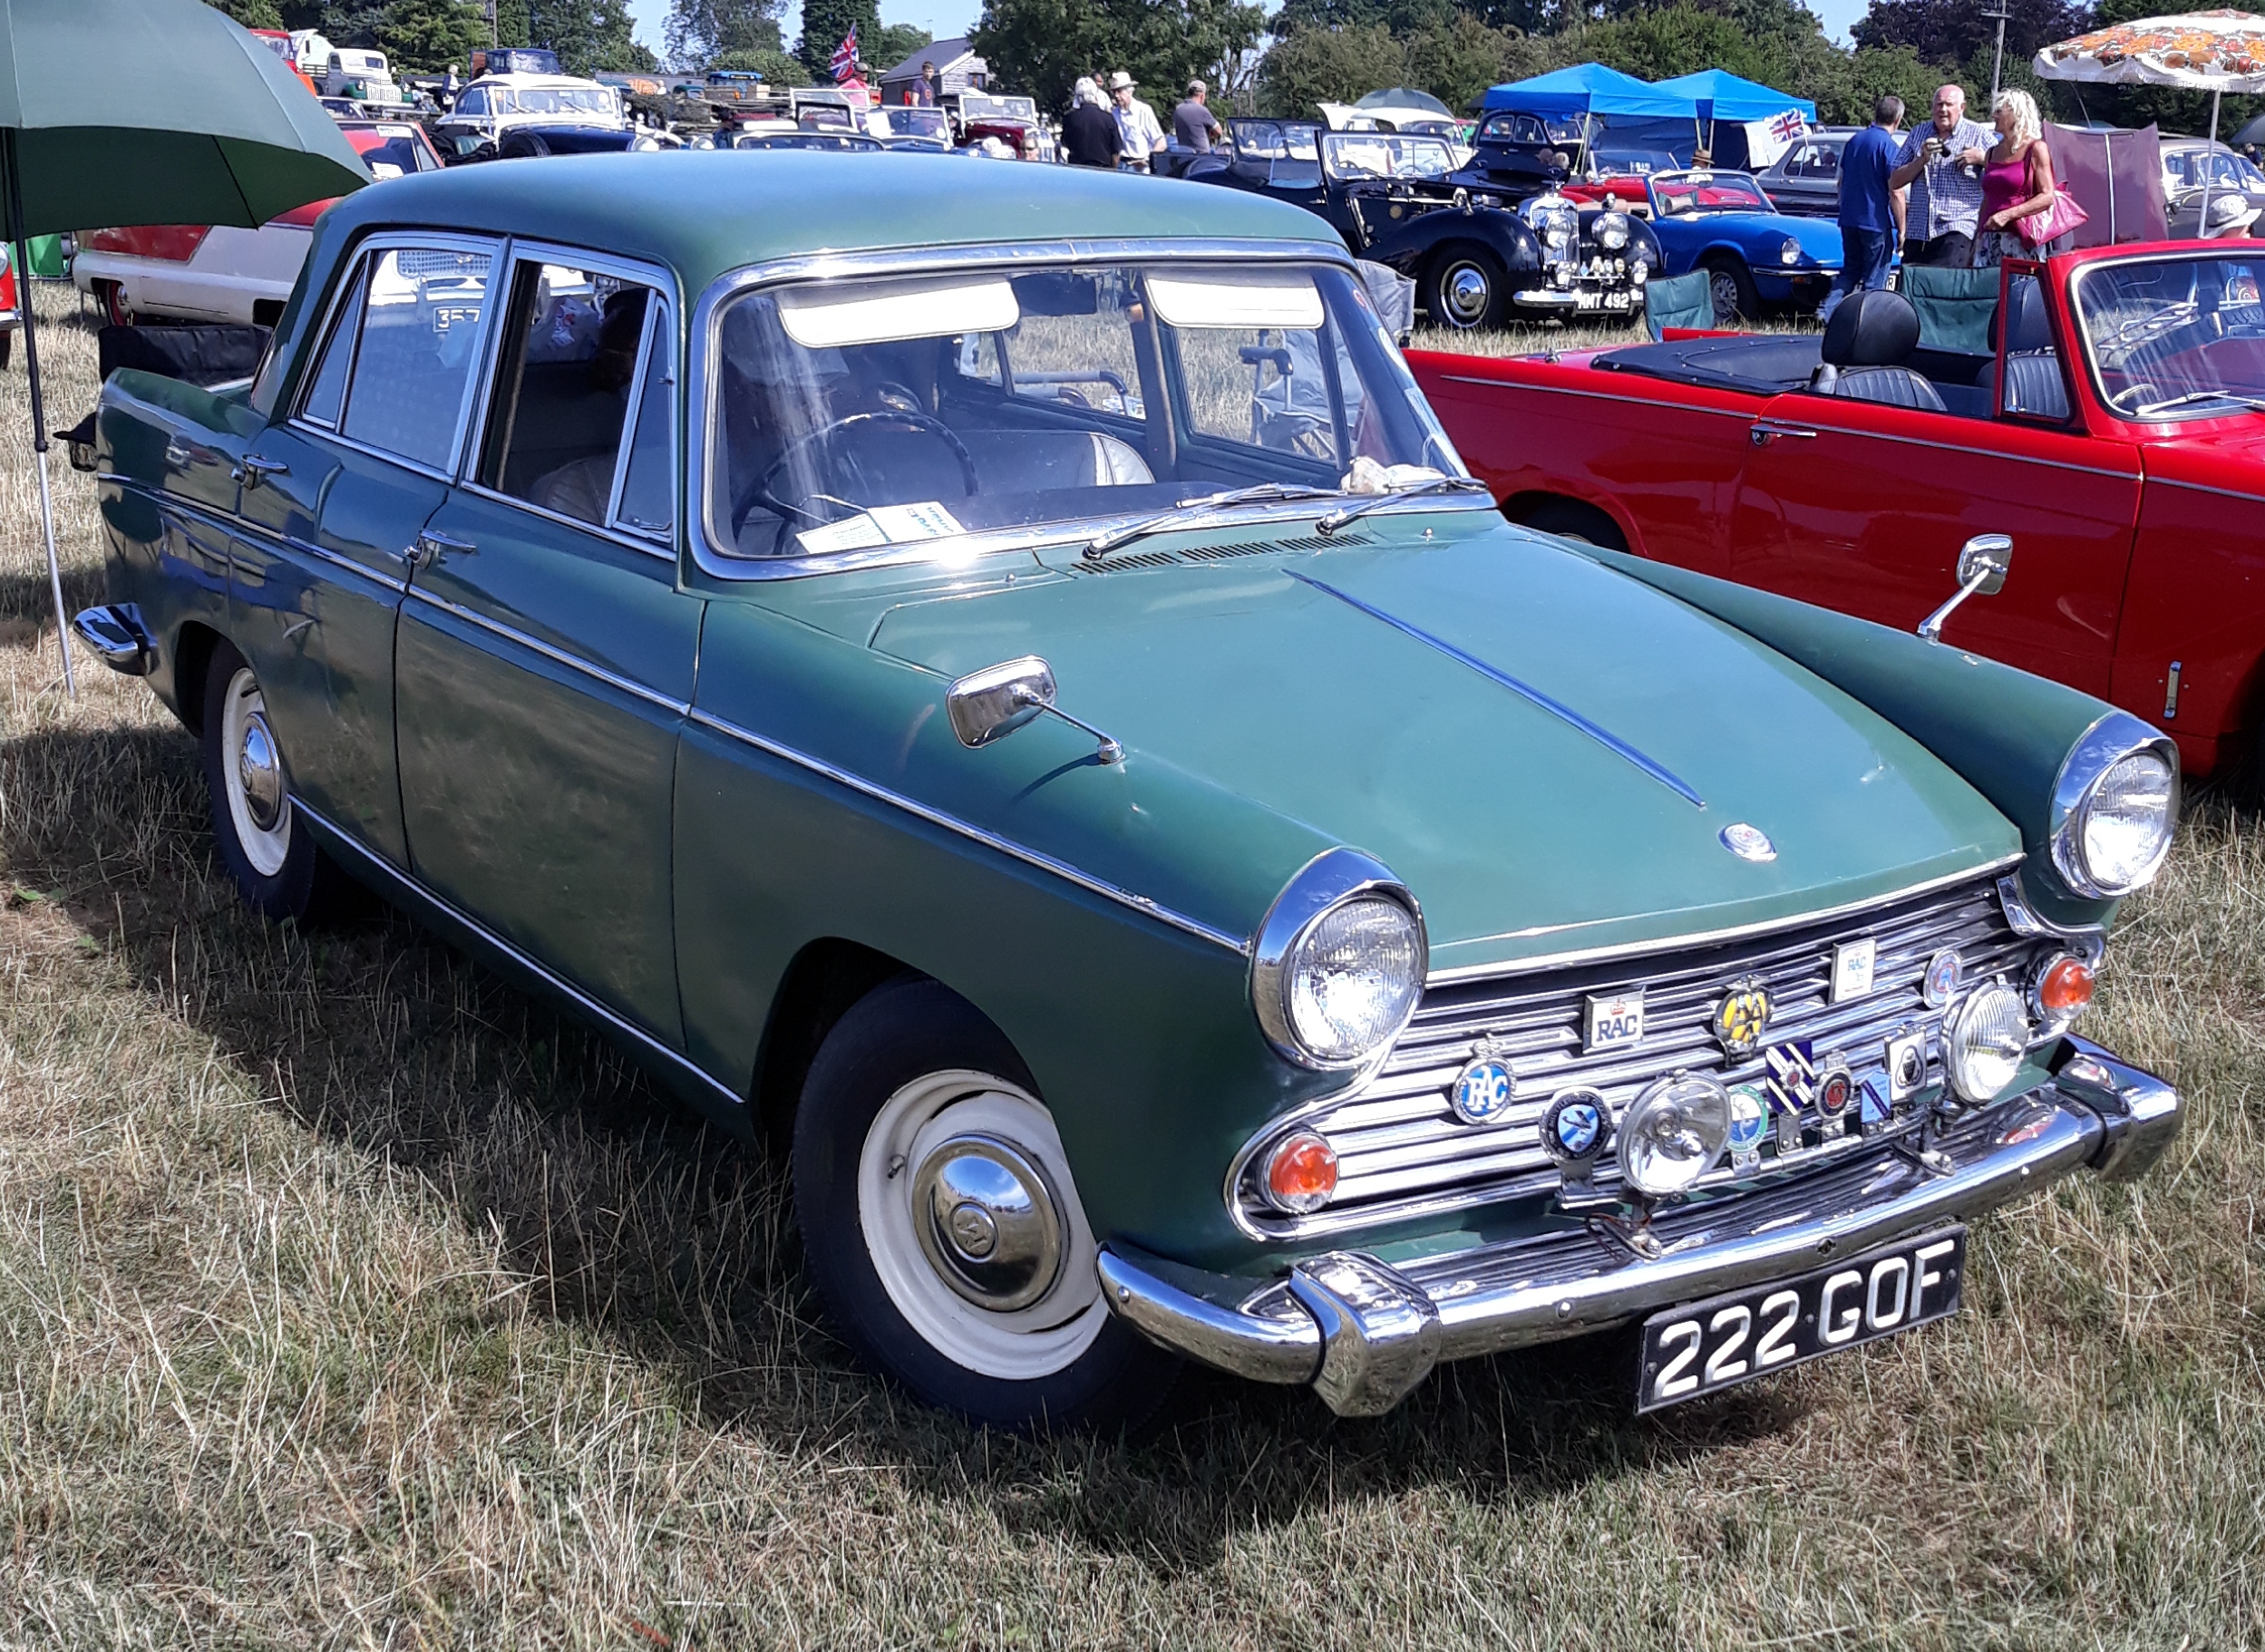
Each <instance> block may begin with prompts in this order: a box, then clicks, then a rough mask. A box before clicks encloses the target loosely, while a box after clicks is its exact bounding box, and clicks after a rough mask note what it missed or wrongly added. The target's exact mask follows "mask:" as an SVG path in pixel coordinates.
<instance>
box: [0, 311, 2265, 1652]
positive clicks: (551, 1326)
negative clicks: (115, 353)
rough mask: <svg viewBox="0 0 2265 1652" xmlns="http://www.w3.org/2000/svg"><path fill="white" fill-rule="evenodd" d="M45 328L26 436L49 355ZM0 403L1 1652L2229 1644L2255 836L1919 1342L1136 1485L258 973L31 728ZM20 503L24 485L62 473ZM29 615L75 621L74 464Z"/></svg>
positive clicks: (2213, 830)
mask: <svg viewBox="0 0 2265 1652" xmlns="http://www.w3.org/2000/svg"><path fill="white" fill-rule="evenodd" d="M41 299H42V303H43V308H44V313H46V314H48V315H49V316H50V318H51V323H52V324H53V325H52V326H51V330H50V331H49V332H48V334H47V341H48V349H47V351H46V352H45V354H46V355H47V356H48V359H49V361H50V362H51V364H53V374H52V378H51V384H53V392H52V403H51V405H52V407H53V415H54V417H55V419H56V421H57V422H58V423H70V422H72V421H73V420H74V419H76V418H77V417H78V415H79V414H80V413H83V412H84V411H85V410H86V409H87V407H88V406H89V405H91V403H92V397H93V394H94V384H93V378H92V361H93V349H92V333H91V332H90V331H87V330H84V329H83V328H81V327H80V326H79V325H78V324H77V323H76V322H75V320H67V319H65V317H67V316H71V315H72V309H71V306H70V303H69V300H68V298H67V297H66V296H58V295H56V294H53V292H43V293H42V294H41ZM22 362H23V356H22V352H21V349H20V347H19V350H18V352H17V356H16V364H15V367H14V368H13V369H11V370H10V371H9V372H8V373H7V374H5V375H4V376H0V403H5V406H4V408H0V1645H5V1646H11V1647H15V1646H24V1647H32V1646H37V1647H71V1648H74V1649H79V1648H93V1647H318V1646H319V1647H332V1646H337V1647H365V1646H366V1647H403V1648H406V1647H482V1648H486V1647H619V1648H631V1649H634V1648H637V1647H856V1648H863V1647H982V1648H994V1647H1070V1646H1081V1647H1083V1646H1090V1647H1171V1648H1181V1647H1265V1648H1272V1647H1280V1648H1284V1649H1286V1652H1288V1649H1291V1648H1298V1649H1303V1648H1308V1647H1419V1646H1420V1647H1466V1646H1468V1647H1531V1648H1537V1649H1539V1648H1550V1649H1551V1652H1557V1649H1568V1652H1570V1649H1574V1648H1638V1647H1640V1648H1654V1647H1663V1648H1664V1647H1676V1648H1683V1647H1803V1648H1809V1647H1821V1648H1831V1649H1839V1648H1854V1647H1899V1648H1938V1647H1939V1648H1958V1649H1960V1652H1964V1649H1968V1648H2007V1649H2010V1648H2038V1649H2044V1648H2053V1649H2058V1648H2111V1647H2114V1648H2133V1649H2134V1652H2175V1649H2177V1648H2195V1649H2201V1648H2224V1647H2242V1646H2258V1645H2265V1572H2261V1570H2260V1540H2265V1365H2261V1363H2260V1309H2265V1249H2260V1235H2265V1219H2261V1218H2260V1205H2259V1189H2260V1184H2265V1096H2261V1094H2260V1081H2259V1073H2260V1056H2261V1055H2265V831H2260V825H2259V822H2258V821H2257V820H2256V819H2255V817H2253V816H2250V815H2248V814H2244V813H2240V812H2236V811H2233V810H2231V808H2230V807H2229V806H2227V805H2225V804H2223V803H2221V802H2216V801H2213V800H2211V799H2208V798H2204V799H2202V800H2200V801H2199V802H2196V803H2195V804H2194V805H2193V806H2192V809H2191V811H2190V814H2191V818H2190V820H2189V821H2188V824H2187V827H2186V830H2185V833H2184V838H2183V841H2182V843H2181V845H2180V847H2179V850H2178V852H2177V854H2176V856H2175V858H2174V860H2173V862H2172V865H2171V869H2170V870H2169V872H2168V873H2167V875H2166V876H2165V878H2164V879H2163V882H2162V884H2161V885H2160V886H2159V888H2158V889H2156V890H2155V891H2154V892H2153V893H2152V894H2150V895H2149V896H2148V897H2146V898H2145V899H2142V900H2140V901H2137V902H2135V903H2134V905H2133V907H2132V908H2131V909H2130V911H2129V915H2128V918H2127V921H2126V923H2125V925H2124V930H2123V932H2122V935H2121V937H2120V939H2119V942H2118V944H2117V945H2116V946H2115V947H2114V950H2113V952H2112V953H2111V955H2110V967H2109V969H2108V971H2107V972H2106V974H2105V978H2104V979H2105V1000H2104V1003H2103V1005H2102V1006H2101V1007H2100V1008H2098V1009H2096V1010H2095V1012H2094V1014H2093V1017H2092V1020H2091V1023H2090V1029H2089V1030H2091V1031H2092V1032H2094V1033H2095V1034H2096V1035H2100V1036H2102V1037H2104V1038H2105V1039H2107V1040H2108V1041H2110V1042H2111V1043H2113V1044H2114V1045H2118V1046H2120V1047H2121V1048H2122V1049H2123V1050H2124V1052H2126V1053H2127V1054H2130V1055H2132V1056H2134V1057H2135V1058H2137V1059H2139V1060H2142V1061H2143V1062H2146V1063H2148V1064H2153V1065H2154V1066H2157V1067H2158V1068H2160V1069H2162V1070H2163V1071H2166V1072H2167V1073H2169V1074H2173V1076H2174V1077H2175V1078H2176V1079H2177V1081H2178V1082H2179V1083H2180V1084H2182V1086H2183V1087H2184V1088H2185V1090H2186V1092H2187V1093H2188V1095H2189V1097H2190V1100H2191V1104H2192V1112H2191V1122H2190V1125H2189V1128H2188V1130H2187V1132H2186V1133H2185V1135H2184V1136H2183V1137H2182V1139H2181V1140H2180V1141H2179V1142H2177V1144H2176V1145H2175V1146H2174V1148H2173V1151H2172V1152H2171V1154H2170V1155H2169V1157H2168V1159H2167V1161H2165V1162H2164V1163H2163V1165H2162V1166H2160V1167H2159V1168H2158V1169H2157V1170H2156V1171H2155V1172H2154V1174H2153V1176H2152V1177H2151V1178H2150V1179H2149V1180H2148V1181H2145V1182H2144V1183H2143V1184H2142V1185H2140V1186H2138V1187H2136V1188H2131V1189H2123V1188H2119V1189H2113V1190H2103V1189H2101V1188H2099V1187H2097V1186H2095V1185H2094V1184H2092V1183H2090V1182H2088V1181H2076V1182H2074V1183H2069V1184H2065V1185H2063V1186H2061V1187H2058V1188H2056V1189H2055V1190H2052V1191H2050V1192H2049V1193H2046V1194H2044V1195H2042V1196H2039V1197H2036V1198H2033V1199H2031V1200H2028V1201H2027V1202H2026V1203H2024V1204H2021V1205H2018V1206H2016V1207H2013V1208H2011V1209H2009V1210H2006V1211H2004V1212H2002V1213H2000V1214H1998V1215H1997V1216H1996V1217H1994V1218H1992V1219H1990V1220H1987V1221H1986V1222H1984V1223H1983V1224H1981V1225H1980V1227H1979V1229H1978V1233H1977V1239H1976V1247H1975V1251H1974V1267H1973V1269H1972V1272H1971V1278H1970V1282H1969V1292H1968V1300H1967V1307H1966V1310H1965V1312H1964V1313H1963V1314H1962V1315H1961V1316H1960V1317H1958V1318H1957V1319H1955V1320H1953V1321H1951V1322H1949V1323H1946V1324H1942V1325H1939V1326H1932V1327H1930V1328H1928V1329H1925V1330H1923V1331H1920V1332H1919V1333H1916V1334H1913V1335H1910V1336H1903V1337H1900V1338H1897V1339H1894V1340H1891V1342H1889V1343H1887V1344H1885V1345H1883V1346H1878V1347H1875V1348H1872V1349H1869V1350H1866V1351H1863V1352H1861V1353H1859V1354H1857V1355H1855V1356H1847V1357H1842V1358H1839V1359H1835V1360H1831V1361H1826V1362H1823V1364H1821V1365H1813V1366H1809V1367H1806V1368H1804V1369H1803V1370H1801V1371H1799V1372H1796V1373H1794V1374H1791V1375H1787V1376H1784V1377H1782V1378H1779V1379H1776V1380H1774V1381H1772V1382H1769V1383H1766V1384H1764V1385H1758V1386H1754V1387H1749V1388H1747V1389H1744V1390H1741V1391H1738V1392H1735V1393H1734V1394H1729V1395H1725V1396H1723V1397H1721V1398H1718V1399H1716V1400H1714V1401H1711V1402H1707V1403H1703V1404H1696V1405H1693V1406H1690V1407H1687V1408H1685V1409H1682V1410H1678V1411H1674V1412H1670V1413H1667V1414H1664V1415H1662V1416H1660V1417H1658V1418H1657V1419H1655V1420H1650V1421H1645V1422H1638V1421H1636V1420H1634V1419H1632V1418H1631V1417H1630V1416H1629V1414H1628V1409H1627V1404H1626V1394H1625V1392H1624V1390H1625V1386H1626V1383H1627V1378H1626V1375H1625V1374H1624V1373H1622V1372H1621V1371H1620V1370H1619V1369H1618V1368H1617V1367H1615V1366H1612V1365H1609V1364H1608V1363H1607V1362H1606V1361H1604V1360H1603V1359H1602V1358H1601V1357H1600V1356H1598V1355H1597V1354H1595V1353H1594V1352H1593V1351H1590V1350H1583V1349H1579V1348H1576V1349H1570V1350H1568V1349H1559V1350H1554V1351H1551V1350H1543V1351H1541V1352H1538V1353H1534V1354H1531V1355H1526V1356H1515V1357H1505V1358H1502V1359H1499V1360H1495V1361H1492V1362H1485V1363H1479V1364H1473V1365H1465V1366H1460V1367H1455V1368H1451V1369H1449V1370H1446V1371H1444V1372H1443V1373H1442V1375H1440V1376H1439V1377H1437V1378H1436V1379H1434V1381H1433V1382H1432V1383H1430V1384H1429V1385H1426V1386H1425V1387H1424V1388H1423V1389H1421V1390H1419V1392H1418V1393H1417V1394H1416V1395H1415V1397H1414V1399H1413V1400H1412V1401H1411V1402H1410V1403H1409V1404H1406V1405H1405V1406H1404V1407H1403V1408H1402V1409H1401V1410H1399V1411H1398V1412H1396V1413H1395V1414H1392V1415H1390V1416H1388V1417H1385V1418H1383V1419H1381V1420H1378V1421H1373V1422H1360V1423H1351V1422H1339V1421H1336V1420H1334V1419H1332V1418H1331V1417H1330V1416H1329V1415H1328V1414H1327V1412H1326V1411H1325V1410H1324V1409H1323V1408H1322V1407H1321V1405H1320V1404H1318V1402H1317V1401H1315V1400H1313V1399H1312V1398H1310V1397H1309V1396H1307V1395H1304V1394H1295V1393H1286V1392H1277V1391H1266V1390H1259V1389H1255V1388H1245V1387H1239V1386H1237V1385H1232V1384H1230V1383H1228V1382H1225V1381H1223V1380H1212V1379H1209V1378H1197V1379H1195V1380H1192V1381H1191V1382H1189V1383H1188V1384H1187V1385H1185V1386H1184V1388H1183V1389H1182V1391H1181V1397H1180V1399H1179V1401H1178V1403H1177V1405H1176V1408H1175V1409H1174V1410H1173V1411H1172V1413H1171V1417H1170V1420H1169V1421H1168V1423H1167V1424H1166V1425H1165V1426H1164V1427H1162V1429H1160V1430H1159V1431H1158V1432H1156V1433H1154V1434H1153V1435H1152V1437H1148V1438H1144V1439H1142V1440H1140V1441H1137V1442H1134V1443H1094V1442H1091V1441H1084V1440H1067V1441H1038V1442H1032V1441H1025V1440H1012V1439H1002V1438H996V1437H987V1436H985V1435H983V1434H980V1433H974V1432H971V1431H968V1430H967V1429H964V1428H961V1427H958V1426H957V1425H955V1424H949V1423H947V1422H944V1421H941V1420H939V1419H938V1418H936V1417H934V1416H932V1415H929V1414H924V1413H922V1412H920V1411H919V1410H917V1409H915V1408H913V1407H911V1406H909V1405H908V1404H906V1402H905V1401H904V1400H903V1399H902V1398H901V1397H900V1396H899V1395H898V1394H894V1393H892V1392H891V1391H890V1390H889V1388H888V1387H887V1386H885V1385H882V1384H880V1383H879V1382H877V1381H875V1380H874V1379H873V1378H871V1377H870V1376H869V1375H866V1374H865V1373H864V1372H862V1371H861V1370H860V1369H859V1368H858V1367H857V1366H856V1365H854V1364H852V1363H851V1360H850V1359H849V1358H848V1357H847V1356H845V1354H844V1353H843V1351H842V1349H841V1346H839V1345H838V1344H837V1343H836V1342H835V1341H834V1340H833V1339H832V1338H831V1336H829V1334H828V1332H827V1330H826V1327H825V1326H824V1325H823V1323H822V1322H821V1320H820V1318H819V1317H818V1316H817V1314H816V1311H815V1309H814V1307H813V1304H812V1300H811V1297H810V1296H809V1295H808V1293H807V1291H806V1289H805V1288H804V1286H803V1284H802V1276H801V1272H800V1268H799V1262H798V1258H797V1254H796V1244H795V1240H794V1239H793V1237H792V1223H791V1220H790V1213H789V1211H788V1210H787V1208H786V1204H785V1200H784V1195H783V1185H782V1182H781V1180H780V1177H779V1175H778V1172H777V1171H776V1170H775V1169H774V1168H773V1167H772V1166H771V1165H769V1164H767V1163H765V1162H764V1161H763V1160H762V1159H761V1158H760V1157H759V1156H757V1155H755V1154H753V1153H752V1152H747V1151H744V1150H743V1149H741V1148H739V1147H737V1146H734V1145H733V1144H731V1143H728V1142H723V1141H719V1140H717V1139H715V1138H714V1137H713V1136H711V1135H708V1134H705V1133H704V1132H702V1131H701V1130H699V1129H698V1128H697V1127H696V1126H695V1125H694V1124H693V1123H691V1122H688V1120H687V1119H686V1118H685V1116H684V1115H683V1114H682V1113H678V1112H676V1111H674V1110H673V1109H672V1108H671V1107H670V1106H669V1105H668V1103H666V1102H665V1101H664V1100H662V1099H661V1098H660V1097H658V1096H657V1095H656V1093H653V1092H652V1091H651V1090H650V1089H649V1088H648V1087H647V1086H646V1084H644V1083H643V1082H642V1081H641V1080H640V1079H638V1078H637V1077H636V1076H634V1075H633V1074H632V1073H631V1072H630V1071H629V1070H628V1069H627V1067H626V1066H625V1064H623V1062H622V1061H621V1060H620V1059H619V1058H618V1057H617V1056H616V1055H615V1054H613V1053H612V1052H611V1051H610V1050H609V1049H608V1047H607V1046H606V1045H604V1044H602V1043H601V1042H599V1041H598V1040H597V1039H595V1038H593V1037H592V1036H590V1035H588V1034H586V1033H585V1032H583V1031H582V1030H581V1029H580V1028H579V1027H578V1026H577V1025H573V1024H570V1023H568V1022H566V1021H563V1020H561V1019H560V1018H559V1016H557V1015H554V1014H553V1013H552V1012H551V1011H549V1009H547V1008H545V1007H542V1006H539V1005H536V1004H534V1003H531V1002H530V1001H529V1000H527V999H525V998H523V997H521V996H519V995H517V994H515V993H514V992H512V991H510V989H508V988H507V987H505V986H503V985H501V983H500V982H499V981H498V980H496V979H495V978H493V977H491V976H490V975H488V974H487V973H486V972H485V971H483V970H482V969H481V968H479V967H476V966H474V965H473V964H471V963H470V962H468V961H467V960H466V959H465V958H464V957H461V956H459V955H457V954H455V953H453V952H452V951H450V950H449V949H448V948H447V947H443V946H441V945H439V944H437V943H436V942H434V941H433V940H432V939H430V938H426V937H425V936H423V935H422V934H420V933H419V932H418V931H416V930H415V929H413V928H410V927H409V926H408V925H406V924H405V923H403V922H401V921H399V920H388V919H385V918H376V917H373V918H369V919H367V920H366V921H365V922H363V923H362V924H360V925H359V926H358V927H355V928H346V929H343V930H334V931H329V932H325V933H305V934H303V933H297V932H294V931H293V930H291V929H290V928H268V927H266V926H264V925H262V924H260V923H258V922H256V921H253V920H251V919H249V918H247V917H246V916H245V914H244V913H243V912H242V911H241V910H240V909H238V906H237V905H236V904H235V902H234V900H233V899H232V897H231V895H230V893H229V891H228V888H227V887H226V882H225V879H224V877H223V876H222V875H221V873H220V872H219V869H218V867H217V866H216V864H215V862H214V860H213V858H212V853H211V845H210V837H209V831H208V828H207V825H206V821H205V817H204V813H203V809H204V804H203V796H202V791H201V787H200V783H199V773H198V765H197V762H196V757H195V753H194V752H193V750H192V747H191V745H190V741H189V739H188V737H187V736H186V735H185V734H182V733H181V732H180V730H179V729H178V728H177V727H176V726H174V725H173V724H171V723H170V720H169V719H168V718H167V717H166V716H165V715H164V714H162V713H161V712H160V711H159V710H158V709H157V707H156V706H155V705H154V704H153V703H152V702H151V700H150V698H149V697H148V695H147V694H146V693H145V692H144V691H143V690H142V689H141V687H140V686H139V685H136V684H133V683H131V682H127V681H124V680H122V679H118V678H115V677H112V676H111V675H109V674H107V673H105V672H104V671H102V668H101V667H100V666H97V665H95V664H93V663H92V662H91V661H85V660H83V664H82V681H81V691H80V697H79V699H78V701H77V702H76V703H75V704H73V703H71V702H69V701H68V700H66V699H65V698H64V697H63V694H62V692H61V688H60V685H59V683H58V681H57V677H56V671H55V654H54V639H53V629H52V621H51V620H49V619H47V618H46V617H45V611H46V603H47V598H46V588H45V580H44V574H43V573H42V572H41V571H40V568H39V549H38V532H37V526H36V513H35V509H34V493H33V491H32V488H31V484H30V481H29V475H30V472H29V469H28V464H29V461H28V456H27V454H26V452H25V442H24V375H23V366H22ZM56 458H57V460H58V461H59V462H60V461H61V459H62V454H61V453H60V452H58V453H57V455H56ZM57 482H58V487H59V489H60V491H61V499H62V507H63V534H64V539H63V555H64V558H65V565H66V570H67V582H68V586H69V588H70V594H71V595H72V597H73V598H74V600H77V601H83V600H85V599H88V598H92V597H93V596H94V595H95V593H96V592H97V590H98V588H99V584H100V571H99V563H100V553H99V546H98V537H97V535H98V524H97V517H96V513H95V510H94V508H93V502H92V495H91V492H90V491H89V489H88V488H87V487H86V486H85V485H84V479H83V478H81V477H78V476H75V475H73V473H72V472H71V471H69V470H68V469H67V467H65V468H59V470H58V471H57Z"/></svg>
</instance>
